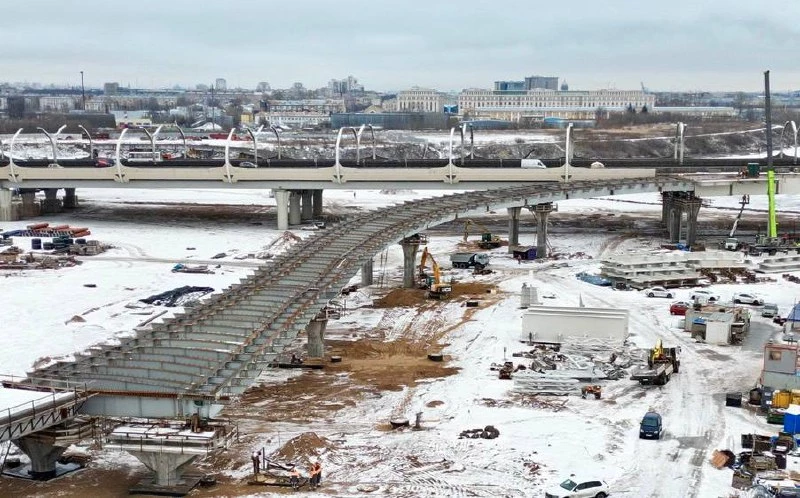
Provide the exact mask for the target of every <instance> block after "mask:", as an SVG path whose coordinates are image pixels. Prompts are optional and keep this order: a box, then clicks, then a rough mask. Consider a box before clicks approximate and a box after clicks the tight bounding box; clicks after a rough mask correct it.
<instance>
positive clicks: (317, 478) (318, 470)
mask: <svg viewBox="0 0 800 498" xmlns="http://www.w3.org/2000/svg"><path fill="white" fill-rule="evenodd" d="M320 482H322V464H321V463H319V462H317V463H315V464H314V487H317V486H319V484H320Z"/></svg>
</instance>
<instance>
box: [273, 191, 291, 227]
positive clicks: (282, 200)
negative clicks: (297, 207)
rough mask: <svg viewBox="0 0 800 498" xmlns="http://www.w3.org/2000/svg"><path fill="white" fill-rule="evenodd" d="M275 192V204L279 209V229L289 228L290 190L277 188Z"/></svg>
mask: <svg viewBox="0 0 800 498" xmlns="http://www.w3.org/2000/svg"><path fill="white" fill-rule="evenodd" d="M273 193H274V194H275V204H276V206H277V209H278V230H288V229H289V191H288V190H283V189H277V190H275V191H274V192H273Z"/></svg>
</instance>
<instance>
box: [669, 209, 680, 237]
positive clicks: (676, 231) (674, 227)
mask: <svg viewBox="0 0 800 498" xmlns="http://www.w3.org/2000/svg"><path fill="white" fill-rule="evenodd" d="M682 222H683V210H682V209H681V207H680V206H678V205H676V204H673V205H672V208H671V209H670V211H669V241H670V243H672V244H676V243H678V242H680V241H681V224H682Z"/></svg>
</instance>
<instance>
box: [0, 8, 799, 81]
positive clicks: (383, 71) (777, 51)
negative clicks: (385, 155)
mask: <svg viewBox="0 0 800 498" xmlns="http://www.w3.org/2000/svg"><path fill="white" fill-rule="evenodd" d="M347 6H348V7H349V8H345V7H343V6H340V5H336V4H330V3H328V2H320V1H314V0H311V1H307V2H303V3H291V4H288V3H287V4H280V5H277V4H269V5H268V4H266V3H264V2H254V1H249V0H240V1H238V2H236V1H234V2H228V3H224V4H219V3H213V4H202V8H200V7H199V6H198V4H197V3H196V2H188V1H184V0H179V1H173V2H168V3H157V2H153V1H152V0H143V1H141V2H137V3H136V4H127V3H122V4H114V5H113V11H109V4H107V3H106V2H99V1H97V0H86V1H84V2H83V3H82V7H81V8H80V9H75V8H74V7H73V6H70V5H68V4H65V3H64V2H55V1H53V0H40V1H37V2H28V3H13V4H10V5H8V6H6V8H5V15H4V16H3V17H2V19H0V30H2V31H3V32H4V33H5V34H6V36H5V37H4V41H5V44H6V48H5V50H4V52H5V54H4V57H3V61H1V62H0V79H2V80H6V81H38V82H41V83H44V84H48V83H51V82H52V83H56V84H66V85H69V86H71V87H77V86H80V71H83V72H84V75H85V83H86V86H87V87H90V88H101V87H102V85H103V83H105V82H109V81H117V82H119V83H120V85H121V86H128V85H131V86H133V87H137V88H169V87H172V86H174V85H180V86H182V87H187V88H194V86H195V85H196V84H198V83H204V84H210V83H212V82H214V81H215V80H216V78H225V79H226V80H227V84H228V87H229V88H236V87H242V88H247V89H250V88H255V86H256V84H257V83H258V82H260V81H267V82H269V83H270V85H271V86H272V87H273V88H288V87H290V86H291V85H292V83H294V82H296V81H299V82H302V83H303V84H304V85H305V86H306V87H307V88H310V89H314V88H320V87H324V86H326V85H327V82H328V80H330V79H331V78H342V77H346V76H347V75H349V74H352V75H354V76H356V77H357V78H358V79H359V80H360V82H361V83H362V84H364V86H365V87H366V88H367V89H370V90H377V91H396V90H402V89H406V88H410V87H412V86H420V87H428V88H435V89H437V90H440V91H445V92H450V91H453V92H458V91H460V90H462V89H465V88H491V87H492V84H493V82H494V81H495V80H517V79H522V78H524V77H525V76H529V75H532V74H541V75H553V76H558V77H560V78H561V80H562V81H563V80H566V81H567V82H568V83H569V84H570V88H571V89H576V90H592V89H600V88H618V89H638V88H639V87H640V85H641V84H642V83H643V84H644V85H645V86H646V87H648V88H649V89H651V90H653V91H694V90H705V91H736V90H742V91H759V90H760V89H762V88H763V76H762V73H763V71H764V70H767V69H769V70H770V71H771V83H772V88H773V89H775V90H792V89H796V88H798V87H800V70H798V69H796V68H794V65H793V64H792V63H793V56H794V54H793V51H792V44H791V43H789V42H790V41H791V40H793V39H796V37H797V35H798V34H800V29H799V28H798V27H797V26H796V25H795V24H793V22H794V19H795V18H796V17H797V16H793V15H792V14H800V4H792V3H790V4H787V5H785V6H783V7H782V10H781V12H780V13H773V12H772V11H769V12H766V13H765V12H762V9H761V8H760V7H759V6H758V5H757V4H756V3H753V2H748V1H744V0H728V1H720V0H710V1H706V2H703V5H701V6H697V5H694V4H693V3H692V2H689V1H688V0H676V1H674V2H671V3H670V4H669V5H648V6H647V7H642V6H641V3H640V2H634V1H632V0H618V1H616V2H615V4H614V7H613V8H612V7H608V6H607V5H602V4H597V3H596V2H594V3H593V2H586V1H583V0H577V1H575V2H573V3H572V4H571V8H570V9H568V10H567V9H564V8H563V6H561V5H551V4H546V5H536V6H535V7H532V6H531V4H530V2H523V1H518V0H508V1H506V2H504V3H502V4H499V5H497V6H492V7H489V6H486V5H485V4H482V3H478V2H474V1H471V0H464V1H462V2H458V3H450V2H446V3H445V2H442V3H436V4H433V3H430V2H428V3H426V2H420V1H418V0H409V1H407V2H404V3H403V4H396V5H395V4H392V5H386V4H381V5H379V6H375V5H373V4H370V3H367V2H360V1H356V2H351V3H349V4H348V5H347ZM34 19H35V21H34ZM34 25H35V26H36V28H37V29H35V30H33V29H31V27H32V26H34Z"/></svg>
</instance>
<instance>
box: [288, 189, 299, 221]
mask: <svg viewBox="0 0 800 498" xmlns="http://www.w3.org/2000/svg"><path fill="white" fill-rule="evenodd" d="M301 222H302V217H301V216H300V193H299V192H295V191H290V192H289V224H290V225H299V224H300V223H301Z"/></svg>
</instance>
